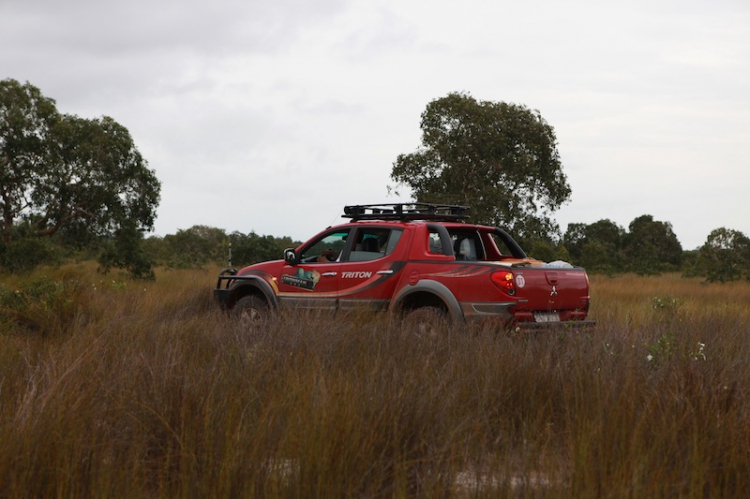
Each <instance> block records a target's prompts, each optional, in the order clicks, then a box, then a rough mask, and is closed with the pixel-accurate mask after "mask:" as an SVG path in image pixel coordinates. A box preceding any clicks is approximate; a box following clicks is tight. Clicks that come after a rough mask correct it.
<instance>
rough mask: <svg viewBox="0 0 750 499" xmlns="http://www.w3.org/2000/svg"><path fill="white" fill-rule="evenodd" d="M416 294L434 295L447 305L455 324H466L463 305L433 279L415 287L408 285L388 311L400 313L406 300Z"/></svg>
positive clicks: (397, 294)
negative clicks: (462, 309)
mask: <svg viewBox="0 0 750 499" xmlns="http://www.w3.org/2000/svg"><path fill="white" fill-rule="evenodd" d="M415 293H429V294H431V295H434V296H435V297H437V298H439V299H440V300H441V301H442V302H443V303H445V306H446V308H447V309H448V313H449V314H450V315H451V319H452V320H453V322H454V323H463V322H465V319H464V314H463V312H462V311H461V305H460V304H459V303H458V300H457V299H456V297H455V296H453V293H452V292H451V290H450V289H448V287H447V286H446V285H445V284H442V283H439V282H437V281H433V280H431V279H422V280H420V281H419V282H417V283H416V284H414V285H413V286H412V285H407V286H404V287H403V288H401V289H400V290H399V291H398V293H396V295H395V296H394V297H393V299H392V300H391V304H390V306H389V307H388V311H389V312H400V311H401V309H402V307H403V304H404V301H405V300H406V298H408V297H409V296H410V295H413V294H415Z"/></svg>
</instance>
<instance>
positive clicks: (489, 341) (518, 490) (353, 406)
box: [0, 265, 750, 497]
mask: <svg viewBox="0 0 750 499" xmlns="http://www.w3.org/2000/svg"><path fill="white" fill-rule="evenodd" d="M42 275H44V279H41V280H40V276H42ZM213 276H214V274H213V272H211V271H168V272H167V271H164V272H161V273H159V275H158V277H157V280H156V282H149V283H140V282H135V281H129V280H123V279H121V278H119V277H118V276H102V275H98V274H96V273H95V272H93V269H92V268H90V267H87V266H86V265H81V266H71V267H66V268H64V269H62V270H59V271H48V272H47V273H46V274H42V273H40V274H38V275H34V276H31V277H30V278H29V280H27V281H24V282H21V281H14V280H12V279H6V280H5V281H4V282H3V288H2V289H3V293H4V294H3V295H2V296H3V298H2V301H0V304H1V305H2V309H1V310H2V312H0V319H1V320H2V322H0V366H1V367H2V369H1V371H0V372H1V373H2V374H0V441H2V442H3V453H2V455H1V457H0V491H2V493H0V495H1V496H3V497H49V496H57V497H73V496H75V497H79V496H96V497H103V496H118V497H145V496H148V497H175V496H186V497H256V496H260V497H394V496H395V497H405V496H422V497H519V496H532V497H536V496H543V497H602V496H611V497H619V496H634V497H651V496H676V497H683V496H706V495H708V496H736V495H739V494H740V493H742V491H744V490H746V489H747V487H748V485H750V484H749V483H748V482H750V473H749V472H750V455H749V454H748V452H747V449H746V446H747V445H746V444H747V442H748V441H750V425H749V424H748V421H750V406H749V403H750V393H749V392H748V390H749V388H750V365H748V364H750V360H748V359H750V355H748V353H749V352H748V351H747V350H748V346H747V335H748V333H749V332H750V312H749V311H748V307H747V304H748V303H750V284H748V283H732V284H728V285H705V284H702V283H700V282H698V281H694V280H685V279H681V278H679V277H676V276H663V277H658V278H656V277H647V278H644V277H634V276H624V277H620V278H614V279H609V278H603V277H602V278H595V279H593V281H592V296H593V299H594V302H593V316H594V318H595V319H597V320H598V321H599V325H598V327H597V328H595V329H592V330H588V331H579V332H569V331H547V332H537V333H531V334H529V333H526V334H517V333H513V334H507V333H505V332H501V331H493V330H489V329H483V328H465V329H464V330H461V329H446V330H443V331H439V332H438V334H432V335H424V334H422V335H420V334H417V333H416V332H415V331H411V330H409V329H408V328H405V327H403V326H402V325H401V324H400V323H398V322H396V321H392V320H389V318H387V317H385V316H374V317H373V316H368V315H361V316H355V317H348V318H331V317H319V316H315V315H308V316H292V315H282V316H281V317H280V318H279V320H278V321H276V322H274V323H272V324H270V325H269V326H268V327H266V328H263V329H258V330H252V331H248V330H242V329H240V327H239V326H238V325H237V324H235V323H233V322H232V321H230V320H229V319H228V318H227V317H226V316H225V315H224V314H222V313H220V312H219V311H217V310H216V309H215V307H214V305H213V303H212V301H211V285H212V283H213ZM45 280H46V282H43V281H45ZM17 291H18V295H16V292H17ZM18 296H20V297H21V298H18Z"/></svg>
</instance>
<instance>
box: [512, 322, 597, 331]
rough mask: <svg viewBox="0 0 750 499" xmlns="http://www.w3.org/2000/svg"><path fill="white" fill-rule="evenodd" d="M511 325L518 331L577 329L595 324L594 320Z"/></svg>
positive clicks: (517, 323)
mask: <svg viewBox="0 0 750 499" xmlns="http://www.w3.org/2000/svg"><path fill="white" fill-rule="evenodd" d="M513 326H514V327H515V328H516V330H519V331H550V330H571V329H575V330H579V329H586V328H592V327H594V326H596V321H589V320H584V321H560V322H516V323H514V324H513Z"/></svg>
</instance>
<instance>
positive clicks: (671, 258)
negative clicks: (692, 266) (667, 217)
mask: <svg viewBox="0 0 750 499" xmlns="http://www.w3.org/2000/svg"><path fill="white" fill-rule="evenodd" d="M623 254H624V257H625V259H626V262H627V265H628V267H629V268H630V270H632V271H634V272H637V273H638V274H641V275H644V274H658V273H660V272H664V271H669V270H677V269H679V268H680V264H681V262H682V245H681V244H680V242H679V241H678V240H677V236H676V235H675V234H674V232H673V231H672V224H670V223H669V222H659V221H655V220H654V217H652V216H651V215H641V216H640V217H638V218H636V219H635V220H633V221H632V222H631V223H630V226H629V232H628V234H627V235H626V237H625V240H624V242H623Z"/></svg>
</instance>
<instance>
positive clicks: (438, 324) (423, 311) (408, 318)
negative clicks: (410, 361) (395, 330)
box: [404, 305, 448, 336]
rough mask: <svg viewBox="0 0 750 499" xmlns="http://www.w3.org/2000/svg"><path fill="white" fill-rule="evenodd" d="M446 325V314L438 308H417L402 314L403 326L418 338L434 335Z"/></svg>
mask: <svg viewBox="0 0 750 499" xmlns="http://www.w3.org/2000/svg"><path fill="white" fill-rule="evenodd" d="M447 324H448V316H447V313H446V311H445V310H443V309H442V308H440V307H435V306H431V305H429V306H424V307H417V308H413V309H411V310H409V311H408V312H406V314H404V326H405V327H407V328H408V329H410V330H412V331H413V332H414V333H416V334H418V335H420V336H432V335H435V334H437V332H438V331H439V330H441V329H444V328H445V327H446V326H447Z"/></svg>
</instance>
